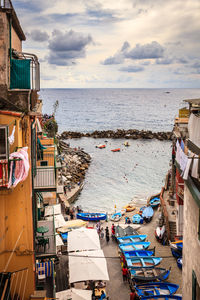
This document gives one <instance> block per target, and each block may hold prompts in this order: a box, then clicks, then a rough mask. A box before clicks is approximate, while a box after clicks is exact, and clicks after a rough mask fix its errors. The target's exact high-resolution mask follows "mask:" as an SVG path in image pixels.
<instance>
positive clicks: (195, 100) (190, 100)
mask: <svg viewBox="0 0 200 300" xmlns="http://www.w3.org/2000/svg"><path fill="white" fill-rule="evenodd" d="M183 101H184V102H187V103H189V104H196V105H200V98H197V99H185V100H183Z"/></svg>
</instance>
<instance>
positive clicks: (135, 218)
mask: <svg viewBox="0 0 200 300" xmlns="http://www.w3.org/2000/svg"><path fill="white" fill-rule="evenodd" d="M132 222H133V224H143V217H142V216H141V215H140V214H135V215H134V216H133V217H132Z"/></svg>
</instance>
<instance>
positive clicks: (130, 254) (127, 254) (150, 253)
mask: <svg viewBox="0 0 200 300" xmlns="http://www.w3.org/2000/svg"><path fill="white" fill-rule="evenodd" d="M153 255H154V251H150V250H133V251H127V252H124V256H125V258H131V257H135V256H142V257H144V256H153Z"/></svg>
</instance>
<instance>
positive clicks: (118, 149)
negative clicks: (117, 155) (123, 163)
mask: <svg viewBox="0 0 200 300" xmlns="http://www.w3.org/2000/svg"><path fill="white" fill-rule="evenodd" d="M111 151H112V152H119V151H120V148H116V149H111Z"/></svg>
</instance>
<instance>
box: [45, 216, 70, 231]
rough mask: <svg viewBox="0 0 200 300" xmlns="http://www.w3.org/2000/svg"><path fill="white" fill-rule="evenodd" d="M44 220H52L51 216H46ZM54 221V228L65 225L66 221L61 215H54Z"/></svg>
mask: <svg viewBox="0 0 200 300" xmlns="http://www.w3.org/2000/svg"><path fill="white" fill-rule="evenodd" d="M45 220H49V221H53V216H48V217H46V218H45ZM54 222H55V228H56V229H57V228H59V227H62V226H64V225H65V223H66V221H65V219H64V217H63V215H62V214H61V215H55V216H54Z"/></svg>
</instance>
